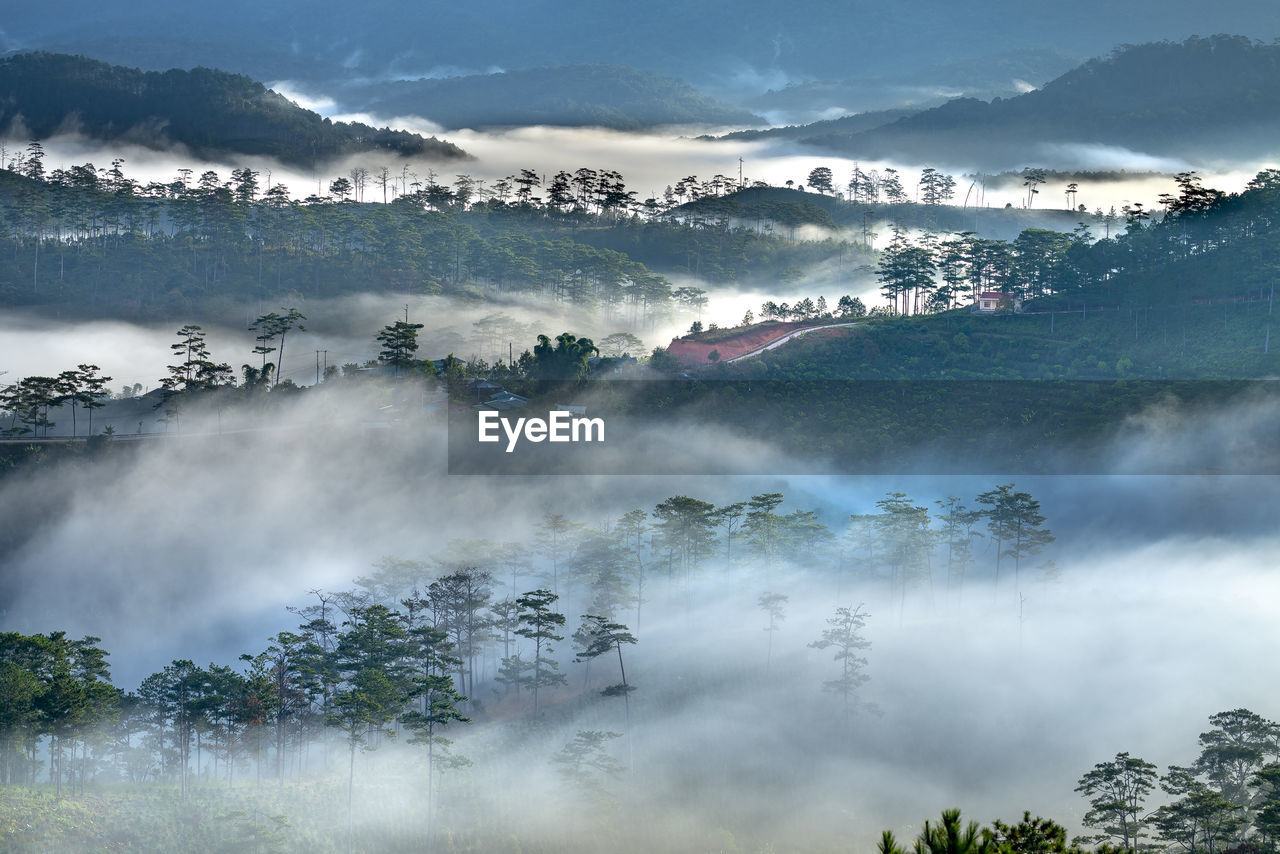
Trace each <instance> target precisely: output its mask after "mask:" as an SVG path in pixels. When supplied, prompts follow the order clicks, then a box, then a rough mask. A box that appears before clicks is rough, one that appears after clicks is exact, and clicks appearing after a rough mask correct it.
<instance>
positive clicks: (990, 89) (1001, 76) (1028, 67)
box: [741, 48, 1088, 124]
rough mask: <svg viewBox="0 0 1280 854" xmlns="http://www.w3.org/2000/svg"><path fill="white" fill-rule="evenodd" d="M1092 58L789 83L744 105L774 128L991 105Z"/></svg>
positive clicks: (1060, 55) (1023, 59)
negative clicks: (953, 104)
mask: <svg viewBox="0 0 1280 854" xmlns="http://www.w3.org/2000/svg"><path fill="white" fill-rule="evenodd" d="M1087 58H1088V54H1067V53H1064V52H1062V51H1060V50H1053V49H1044V48H1040V49H1022V50H1014V51H1008V52H1005V53H998V54H993V55H990V56H982V57H977V58H972V59H956V60H951V61H946V60H944V61H941V62H930V63H925V64H922V65H919V66H908V67H892V68H885V69H877V70H876V71H875V72H874V73H872V74H869V75H864V76H858V77H850V78H846V79H839V80H809V81H804V82H791V83H788V84H787V85H786V86H784V87H782V88H780V89H773V90H770V91H768V92H765V93H764V94H762V95H756V96H754V97H751V98H746V99H743V100H742V101H741V104H742V106H744V107H747V108H748V109H751V110H755V111H757V112H760V113H763V114H764V115H765V116H766V117H767V118H769V119H770V121H771V122H772V123H774V124H781V123H783V122H786V123H787V124H801V123H805V122H813V121H818V120H822V119H831V118H834V117H837V116H841V115H849V114H865V113H877V112H892V111H895V110H902V111H905V110H907V109H909V110H911V111H919V110H923V109H926V108H928V107H936V106H938V105H939V104H943V103H945V102H946V101H948V100H951V99H952V98H959V97H969V98H981V99H984V100H990V99H991V98H997V97H999V98H1007V97H1011V96H1014V95H1019V94H1021V93H1023V92H1026V91H1029V90H1030V89H1033V88H1035V87H1038V86H1041V85H1043V84H1044V83H1045V82H1047V81H1049V80H1052V79H1053V78H1055V77H1057V76H1058V75H1060V74H1062V73H1064V72H1066V71H1068V70H1070V69H1072V68H1075V67H1076V66H1077V65H1079V64H1080V63H1081V62H1083V61H1084V60H1085V59H1087Z"/></svg>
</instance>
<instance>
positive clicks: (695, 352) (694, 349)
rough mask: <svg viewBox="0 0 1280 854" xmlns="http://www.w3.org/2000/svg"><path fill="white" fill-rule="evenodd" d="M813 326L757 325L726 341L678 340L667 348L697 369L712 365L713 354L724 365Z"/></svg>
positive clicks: (684, 363) (790, 324) (681, 361)
mask: <svg viewBox="0 0 1280 854" xmlns="http://www.w3.org/2000/svg"><path fill="white" fill-rule="evenodd" d="M812 325H813V324H812V323H763V324H756V325H755V326H752V327H750V328H748V329H744V330H742V332H741V333H740V334H738V335H734V336H733V337H732V338H726V339H724V340H723V341H709V342H704V341H700V340H698V337H697V336H691V337H688V338H675V339H673V340H672V341H671V344H670V345H669V346H668V347H667V352H669V353H670V354H671V355H673V356H675V357H676V358H677V359H679V360H680V364H682V365H685V366H686V367H694V368H697V367H702V366H704V365H709V364H711V361H710V360H709V359H708V358H707V354H708V353H710V352H711V351H712V350H719V351H720V361H722V362H723V361H724V360H726V359H734V358H737V357H738V356H741V355H742V354H743V353H750V352H751V351H752V350H755V349H758V348H760V347H763V346H765V345H766V344H770V343H772V342H774V341H777V340H778V339H779V338H781V337H783V336H784V335H786V334H787V333H789V332H794V331H795V330H797V329H803V328H804V327H806V326H812Z"/></svg>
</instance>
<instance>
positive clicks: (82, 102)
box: [0, 53, 467, 165]
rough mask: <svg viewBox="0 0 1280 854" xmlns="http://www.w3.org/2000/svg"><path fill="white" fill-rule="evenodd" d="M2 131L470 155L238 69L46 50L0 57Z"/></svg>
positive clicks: (209, 150) (276, 151)
mask: <svg viewBox="0 0 1280 854" xmlns="http://www.w3.org/2000/svg"><path fill="white" fill-rule="evenodd" d="M0 128H5V129H7V130H8V132H9V133H10V134H15V135H18V134H20V135H22V136H34V137H37V138H45V137H48V136H51V135H53V134H56V133H58V132H61V131H76V132H79V133H82V134H84V135H86V136H89V137H92V138H94V139H101V140H106V141H117V140H121V141H128V142H133V143H137V144H141V145H145V146H147V147H149V148H158V149H163V148H168V147H169V146H171V145H173V144H174V143H180V144H182V145H185V146H186V147H187V148H189V149H190V150H191V151H192V152H194V153H196V154H200V155H215V154H222V153H228V152H234V153H236V154H251V155H252V154H258V155H270V156H272V157H277V158H279V159H280V160H282V161H285V162H289V163H296V164H305V165H312V164H314V163H317V162H322V161H324V160H327V159H330V158H333V157H337V156H339V155H344V154H350V153H354V152H360V151H371V150H382V151H391V152H395V153H396V154H399V155H403V156H409V155H416V156H426V157H436V158H439V159H446V160H452V159H461V158H465V157H466V156H467V155H466V152H464V151H463V150H462V149H460V148H458V147H457V146H455V145H453V144H452V143H449V142H442V141H440V140H438V139H435V138H434V137H432V138H430V139H428V138H424V137H422V136H419V135H417V134H412V133H406V132H404V131H393V130H390V129H388V128H382V129H378V128H372V127H369V126H368V125H363V124H358V123H351V124H348V123H345V122H332V121H330V120H329V119H326V118H322V117H321V116H319V115H317V114H316V113H313V112H311V111H310V110H304V109H303V108H302V107H299V106H298V105H297V104H294V103H293V102H292V101H289V100H288V99H286V98H285V97H284V96H282V95H279V94H277V93H276V92H273V91H271V90H270V89H267V88H266V87H265V86H263V85H262V84H261V83H258V82H257V81H255V80H252V79H250V78H248V77H245V76H243V75H239V74H228V73H226V72H222V71H215V70H211V69H208V68H196V69H192V70H190V71H183V70H179V69H171V70H169V71H164V72H156V71H140V70H138V69H136V68H124V67H121V66H115V65H108V64H107V63H104V62H97V61H95V60H91V59H86V58H84V57H79V56H67V55H61V54H50V53H24V54H17V55H14V56H9V57H6V58H4V59H2V60H0Z"/></svg>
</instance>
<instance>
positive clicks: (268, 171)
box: [8, 98, 1276, 211]
mask: <svg viewBox="0 0 1280 854" xmlns="http://www.w3.org/2000/svg"><path fill="white" fill-rule="evenodd" d="M309 103H311V104H313V105H314V106H316V107H318V108H322V107H323V106H324V105H325V104H326V103H328V102H327V101H325V100H323V99H320V98H317V100H314V101H310V102H309ZM321 111H322V112H323V110H321ZM330 117H331V118H333V119H335V120H342V121H362V122H367V123H369V124H372V125H375V126H379V127H381V126H383V125H389V126H391V127H393V128H397V129H403V130H409V131H413V132H416V133H421V134H425V135H428V136H429V135H437V136H440V137H441V138H443V139H447V140H448V141H450V142H453V143H455V144H457V145H459V146H460V147H462V148H463V149H464V150H465V151H467V152H468V153H469V154H471V155H472V156H473V157H474V158H475V159H474V160H471V161H452V162H439V161H432V160H423V159H414V158H411V159H406V158H401V157H398V156H396V155H394V154H390V153H388V154H386V155H380V154H367V155H355V156H351V157H348V158H345V159H343V160H340V161H337V162H330V163H326V164H323V165H322V166H320V167H319V168H318V169H313V168H310V167H299V166H296V165H288V164H281V163H280V162H278V161H275V160H273V159H271V158H267V157H258V156H253V157H248V156H245V157H241V156H237V157H232V158H219V159H207V158H198V157H195V156H193V155H191V154H190V152H188V151H186V150H185V149H183V148H182V147H180V146H172V145H170V144H166V143H163V142H157V143H155V144H161V145H164V148H163V149H162V150H156V149H154V148H149V147H146V146H144V145H140V144H132V143H129V142H128V141H127V140H126V141H123V142H115V143H110V144H104V143H102V142H100V141H97V140H91V139H87V138H85V137H83V136H81V135H78V134H76V133H74V132H68V133H65V134H61V135H59V136H56V137H53V138H50V139H48V140H44V141H43V144H44V147H45V149H46V152H47V157H46V168H47V169H49V170H52V169H56V168H66V167H68V166H71V165H78V164H82V163H85V162H92V163H94V164H96V165H99V166H105V165H108V164H109V163H110V162H111V161H112V160H113V159H114V158H116V157H122V158H124V160H125V166H124V169H125V173H126V174H127V175H128V176H129V177H131V178H133V179H134V180H136V181H140V182H142V183H146V182H150V181H157V182H172V181H173V180H175V179H176V177H177V175H178V170H179V169H180V168H190V169H193V170H194V171H195V174H196V175H199V174H200V173H202V172H204V171H206V170H210V169H212V170H214V171H217V172H219V173H220V174H221V175H222V176H223V177H224V179H225V178H226V177H228V176H229V174H230V171H231V169H234V168H242V167H246V166H248V167H250V168H253V169H256V170H258V171H259V172H260V173H261V177H260V180H261V182H262V184H263V186H264V188H265V187H267V186H268V185H275V184H281V183H283V184H285V185H286V186H287V187H288V188H289V190H290V192H291V194H292V195H293V196H294V197H295V198H299V199H301V198H304V197H306V196H308V195H312V194H316V195H320V196H324V195H326V194H327V193H328V186H329V183H330V182H331V181H333V180H334V179H336V178H338V177H340V176H343V175H346V174H347V173H348V172H350V171H351V169H353V168H364V169H367V170H369V172H370V173H371V174H373V173H375V172H377V171H378V170H380V169H382V168H383V167H386V168H387V169H388V170H389V171H390V172H391V174H392V175H393V176H394V177H395V178H396V186H395V188H394V189H389V198H391V197H394V195H395V194H397V193H398V192H401V191H402V190H403V186H402V185H404V184H406V183H411V182H412V181H415V180H417V181H422V182H424V183H425V181H426V179H427V177H428V175H429V174H435V175H436V176H437V180H438V181H440V182H441V183H445V184H450V183H452V182H453V180H454V177H455V175H459V174H467V175H470V176H471V177H473V178H475V179H477V180H480V181H484V182H486V183H487V184H492V182H494V181H496V180H499V179H501V178H504V177H507V176H510V175H514V174H518V173H519V172H520V170H522V169H533V170H535V171H536V172H538V173H539V174H541V175H542V176H544V177H545V178H547V179H549V178H550V177H551V176H552V175H554V174H555V173H556V172H558V171H561V170H565V171H569V172H572V171H575V170H577V169H579V168H582V167H588V168H593V169H615V170H617V171H619V172H621V173H622V174H623V177H624V179H625V180H626V183H627V186H628V187H629V188H631V189H633V190H635V191H636V192H637V195H638V197H639V198H640V199H641V200H643V199H645V198H649V197H654V198H659V197H661V195H662V193H663V191H664V190H665V189H666V188H667V187H668V186H672V185H674V184H675V183H676V182H678V181H679V180H680V179H682V178H684V177H686V176H689V175H695V176H697V177H699V178H700V179H702V180H706V179H709V178H711V177H712V176H714V175H717V174H720V175H725V176H728V177H729V178H731V179H733V180H735V181H736V180H737V179H738V176H739V165H741V169H742V172H741V175H742V178H743V180H744V181H745V182H746V183H748V184H750V183H751V182H753V181H764V182H766V183H768V184H770V185H771V186H785V185H786V182H787V181H792V182H794V184H795V185H797V186H802V185H804V184H805V183H806V182H807V180H808V175H809V173H810V172H811V171H812V170H813V169H815V168H817V167H819V166H825V167H827V168H829V169H831V170H832V172H833V174H834V176H835V184H836V187H837V189H839V190H841V191H842V192H843V188H844V186H845V184H847V183H848V180H849V177H850V176H851V175H852V173H853V170H854V168H855V166H856V167H858V168H861V169H862V170H863V171H870V170H872V169H876V170H879V171H881V172H883V171H884V170H885V169H888V168H895V169H897V170H898V171H899V173H900V176H901V180H902V184H903V187H904V188H905V189H906V191H907V193H908V195H909V196H913V195H914V191H915V186H916V182H917V180H918V179H919V176H920V173H921V171H922V169H924V168H925V167H927V166H933V167H936V168H940V169H943V170H944V171H948V172H950V173H951V174H953V175H954V176H955V178H956V183H957V188H958V190H959V188H964V187H967V185H968V183H969V181H970V179H969V178H968V177H967V176H968V175H969V173H970V172H971V171H972V166H971V164H969V163H966V162H948V160H947V158H946V157H945V156H942V157H939V158H938V159H937V160H935V161H934V162H931V163H914V162H906V161H887V160H876V159H863V158H856V157H846V156H834V155H831V154H829V153H824V152H823V151H821V150H816V149H812V148H808V147H805V146H802V145H800V144H798V143H795V142H793V141H790V140H784V139H777V140H774V139H761V140H753V141H743V140H719V141H708V140H705V139H699V138H698V137H699V136H701V135H703V134H707V133H713V134H714V133H716V132H723V131H725V130H731V129H727V128H719V129H717V128H688V129H684V130H681V129H666V130H660V131H649V132H624V131H612V130H604V129H599V128H558V127H523V128H513V129H509V130H491V131H473V130H465V129H464V130H460V131H453V132H448V133H442V132H441V130H440V128H439V127H438V126H435V125H433V124H431V123H430V122H429V121H426V120H423V119H420V118H416V117H404V116H401V117H387V116H372V115H367V114H350V115H347V114H334V115H332V116H330ZM26 142H27V140H26V138H25V137H22V136H21V135H18V136H13V137H11V138H10V140H9V142H8V145H9V146H10V147H11V148H12V149H13V150H14V151H15V152H16V151H18V150H21V149H22V148H23V147H25V145H26ZM739 160H741V161H742V162H741V164H739ZM1275 162H1276V161H1275V160H1257V161H1250V162H1238V161H1218V160H1212V159H1204V160H1200V161H1192V160H1188V159H1181V158H1170V157H1162V156H1155V155H1149V154H1146V153H1144V152H1141V151H1133V150H1130V149H1126V148H1123V147H1121V146H1113V145H1093V144H1081V143H1057V142H1051V141H1045V142H1043V143H1041V144H1040V145H1039V146H1037V147H1035V148H1034V149H1031V150H1030V151H1029V152H1028V153H1027V155H1025V156H1024V157H1023V158H1020V159H1018V160H1016V161H1010V162H1009V163H1007V164H1005V166H1006V168H1007V169H1009V170H1012V171H1019V170H1021V169H1023V168H1027V167H1040V168H1047V169H1052V170H1059V171H1068V172H1098V171H1115V170H1127V171H1128V172H1130V173H1147V172H1155V173H1161V174H1158V175H1148V176H1144V177H1142V178H1140V179H1135V178H1134V177H1133V176H1125V175H1117V176H1115V177H1113V178H1110V179H1105V180H1102V179H1097V178H1094V177H1086V179H1085V181H1084V182H1082V183H1081V187H1080V191H1079V193H1078V196H1077V198H1076V204H1085V205H1086V207H1087V208H1088V209H1089V210H1090V211H1092V210H1094V209H1096V208H1102V209H1104V210H1106V209H1107V208H1109V207H1110V206H1112V205H1114V206H1115V207H1116V208H1117V209H1119V208H1120V207H1122V206H1123V205H1125V204H1130V203H1133V202H1141V203H1142V204H1143V205H1144V206H1146V207H1147V208H1148V209H1149V210H1150V209H1155V208H1158V206H1159V203H1158V201H1157V199H1158V197H1159V195H1160V194H1161V193H1166V192H1172V191H1173V190H1174V189H1175V187H1174V184H1173V179H1172V176H1173V175H1174V174H1175V173H1177V172H1182V171H1191V170H1195V171H1198V172H1199V173H1200V176H1201V178H1202V181H1203V183H1204V185H1205V186H1207V187H1216V188H1218V189H1220V190H1223V191H1224V192H1237V191H1239V190H1241V189H1243V187H1244V185H1245V184H1246V183H1247V182H1248V180H1249V179H1250V178H1252V177H1253V176H1254V175H1255V174H1256V173H1257V172H1258V171H1260V170H1261V169H1263V168H1267V167H1270V166H1273V165H1274V164H1275ZM405 179H407V180H405ZM1064 188H1065V183H1064ZM1064 188H1058V187H1047V186H1046V187H1042V188H1041V194H1042V195H1041V196H1040V198H1039V199H1037V200H1036V203H1035V205H1034V206H1035V207H1037V208H1061V207H1064V205H1063V204H1062V201H1063V197H1062V190H1063V189H1064ZM364 200H365V201H369V202H374V201H381V188H378V187H375V186H373V184H372V183H370V185H369V186H368V187H366V190H365V194H364ZM955 201H956V202H958V203H961V202H963V203H968V204H970V205H972V204H974V203H975V202H976V197H974V198H973V199H970V200H965V199H963V197H962V195H958V196H957V198H956V200H955ZM1025 203H1026V190H1025V188H1023V187H1021V186H1008V187H1006V188H1003V189H999V188H994V187H989V188H988V189H987V191H986V193H985V196H984V197H983V199H982V202H981V204H982V205H984V206H986V207H992V208H1003V207H1004V206H1005V205H1012V206H1013V207H1023V206H1024V205H1025Z"/></svg>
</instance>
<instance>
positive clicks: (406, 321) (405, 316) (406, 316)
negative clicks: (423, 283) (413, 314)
mask: <svg viewBox="0 0 1280 854" xmlns="http://www.w3.org/2000/svg"><path fill="white" fill-rule="evenodd" d="M404 322H405V323H408V322H409V303H405V304H404Z"/></svg>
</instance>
